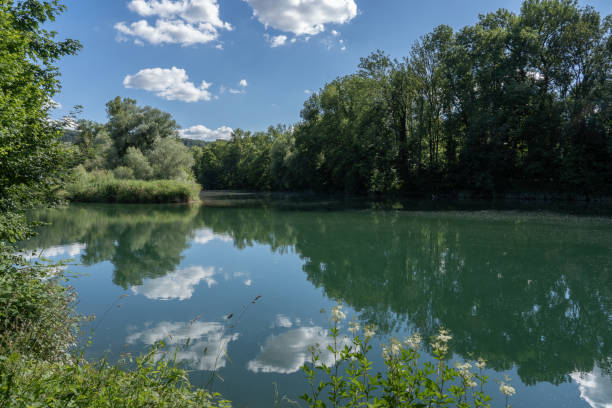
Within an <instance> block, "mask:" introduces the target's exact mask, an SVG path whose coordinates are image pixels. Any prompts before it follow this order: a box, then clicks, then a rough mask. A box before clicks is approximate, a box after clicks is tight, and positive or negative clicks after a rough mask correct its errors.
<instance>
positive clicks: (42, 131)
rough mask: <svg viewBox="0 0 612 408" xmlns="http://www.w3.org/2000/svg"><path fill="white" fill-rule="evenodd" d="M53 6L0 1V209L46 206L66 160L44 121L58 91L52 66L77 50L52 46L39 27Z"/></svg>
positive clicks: (52, 127) (51, 37) (70, 43)
mask: <svg viewBox="0 0 612 408" xmlns="http://www.w3.org/2000/svg"><path fill="white" fill-rule="evenodd" d="M62 10H63V7H62V6H60V5H59V4H58V2H57V1H45V2H40V1H9V0H2V1H0V32H1V33H2V35H0V209H2V210H9V209H15V208H16V207H20V206H21V205H22V204H24V203H28V204H30V203H34V202H37V201H41V200H43V201H44V200H46V199H48V198H49V197H50V196H52V195H53V194H54V192H55V191H56V190H57V189H58V188H59V187H60V186H61V181H62V179H63V178H64V177H65V176H66V166H65V164H66V162H67V160H68V158H69V156H68V154H67V152H66V150H65V149H64V148H63V147H62V145H61V144H60V143H59V141H58V140H57V139H58V136H59V134H60V129H59V127H58V124H56V123H53V122H51V121H50V120H49V118H48V111H49V109H50V108H51V106H52V103H53V102H52V99H51V98H52V97H53V95H54V94H55V93H56V92H57V91H58V90H59V81H58V71H57V68H56V67H55V66H54V63H55V62H56V61H57V60H58V59H59V58H60V57H62V56H65V55H71V54H74V53H75V52H76V51H78V50H79V48H80V44H79V43H78V42H77V41H74V40H64V41H55V36H56V33H55V32H53V31H48V30H46V29H45V28H43V26H44V25H45V24H46V23H48V22H51V21H53V20H54V19H55V16H56V15H57V14H58V13H59V12H61V11H62Z"/></svg>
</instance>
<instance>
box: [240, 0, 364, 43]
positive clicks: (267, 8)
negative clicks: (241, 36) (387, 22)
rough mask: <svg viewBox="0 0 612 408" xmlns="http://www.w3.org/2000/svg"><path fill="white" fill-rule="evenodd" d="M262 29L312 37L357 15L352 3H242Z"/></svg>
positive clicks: (345, 0) (297, 0)
mask: <svg viewBox="0 0 612 408" xmlns="http://www.w3.org/2000/svg"><path fill="white" fill-rule="evenodd" d="M245 1H246V2H247V3H248V4H249V5H250V6H251V7H252V8H253V15H254V16H255V17H256V18H257V19H258V20H259V21H260V22H261V23H262V24H264V25H265V26H266V27H268V26H269V27H272V28H274V29H277V30H280V31H285V32H290V33H293V34H295V35H316V34H319V33H321V32H323V31H325V24H344V23H346V22H349V21H350V20H352V19H353V18H355V16H356V15H357V4H355V1H354V0H245Z"/></svg>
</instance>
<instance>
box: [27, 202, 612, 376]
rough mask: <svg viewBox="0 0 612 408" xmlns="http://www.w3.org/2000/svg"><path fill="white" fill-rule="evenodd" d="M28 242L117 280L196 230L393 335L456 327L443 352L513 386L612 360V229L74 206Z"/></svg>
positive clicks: (135, 278) (174, 260)
mask: <svg viewBox="0 0 612 408" xmlns="http://www.w3.org/2000/svg"><path fill="white" fill-rule="evenodd" d="M41 218H42V219H44V220H45V221H50V222H52V223H53V224H54V227H53V228H45V229H43V230H42V231H41V235H39V236H38V237H37V238H35V240H33V241H31V242H29V243H28V244H27V245H28V247H30V248H38V247H48V246H50V245H60V244H69V243H74V242H81V243H85V244H87V250H86V252H85V254H84V255H83V257H82V261H83V262H85V263H86V264H93V263H97V262H100V261H111V262H112V263H113V264H114V266H115V274H114V282H115V283H117V284H119V285H122V286H124V287H127V286H128V285H139V284H141V283H142V281H143V279H144V278H153V277H160V276H163V275H165V274H167V273H169V272H172V271H173V270H175V268H176V266H177V265H178V264H179V262H180V260H181V253H182V252H183V251H184V249H185V248H186V247H187V245H188V240H189V239H191V238H192V236H193V234H194V231H196V230H197V229H198V228H202V227H207V228H211V229H212V230H213V232H214V233H216V234H223V235H225V236H230V237H232V239H233V240H234V245H235V246H236V247H237V248H240V249H241V248H244V247H246V246H249V245H254V244H256V243H259V244H266V245H269V246H270V247H271V248H272V250H274V251H278V252H281V253H285V252H287V251H290V250H295V251H296V253H297V254H298V255H299V256H300V257H301V258H302V259H303V260H304V266H303V269H304V271H305V272H306V273H307V275H308V279H309V280H310V281H311V282H312V283H313V284H314V285H316V286H317V287H322V288H323V289H324V290H325V292H326V294H327V295H328V296H329V297H331V298H334V299H342V300H343V301H344V302H345V303H347V304H349V305H350V306H352V307H353V308H355V309H356V310H358V311H359V312H360V313H361V317H362V319H364V320H368V321H370V322H373V323H375V324H377V325H378V326H379V328H380V329H381V331H384V332H387V333H389V332H391V331H393V330H394V329H396V328H398V327H399V326H401V325H404V324H410V325H413V326H414V327H416V328H417V329H419V330H420V331H422V332H423V333H424V334H425V335H431V334H432V333H433V332H434V331H436V330H437V328H438V327H439V326H440V325H443V326H445V327H447V328H449V329H451V330H452V331H453V333H454V340H453V341H454V344H453V349H454V350H455V351H457V352H458V353H459V354H461V355H462V356H464V357H468V356H470V354H474V355H475V356H482V357H484V358H486V359H487V360H489V364H490V365H491V366H492V367H494V368H496V369H507V368H510V367H511V366H512V365H513V364H516V365H517V366H518V372H519V375H520V376H521V379H522V380H523V382H525V383H528V384H533V383H535V382H538V381H550V382H553V383H559V382H562V381H565V380H567V379H568V378H569V374H570V373H572V372H575V371H584V372H590V371H592V370H593V368H594V365H595V364H597V365H598V366H599V367H600V368H601V369H602V370H604V372H608V373H609V372H610V371H612V370H611V367H610V365H611V363H610V361H609V360H608V357H610V356H612V349H611V348H612V324H610V318H611V316H612V293H611V292H612V282H611V280H612V277H611V276H610V272H611V271H610V269H611V268H612V225H611V224H609V223H607V222H606V221H593V220H589V219H584V218H582V219H578V218H571V217H570V218H558V219H554V218H551V217H548V216H544V217H537V216H524V215H519V214H511V215H507V216H504V215H493V214H490V213H477V214H474V215H470V214H455V213H429V214H428V213H412V212H371V211H344V212H318V211H311V212H304V211H278V210H272V209H268V208H259V209H257V208H200V209H198V208H189V207H178V206H168V207H164V206H154V207H147V206H72V207H70V209H69V210H68V211H60V212H51V213H45V214H43V216H42V217H41Z"/></svg>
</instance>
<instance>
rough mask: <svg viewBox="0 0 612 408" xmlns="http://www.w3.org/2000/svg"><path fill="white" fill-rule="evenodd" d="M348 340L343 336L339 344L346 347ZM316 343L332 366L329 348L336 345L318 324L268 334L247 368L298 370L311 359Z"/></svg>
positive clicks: (271, 370)
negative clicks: (273, 334) (311, 350)
mask: <svg viewBox="0 0 612 408" xmlns="http://www.w3.org/2000/svg"><path fill="white" fill-rule="evenodd" d="M285 323H286V322H285ZM349 343H350V342H349V341H348V339H342V340H340V344H339V347H340V348H344V346H345V345H348V344H349ZM317 344H318V345H319V348H320V350H321V355H320V361H321V363H325V364H327V365H332V364H333V362H334V356H333V355H332V353H331V352H330V351H329V350H327V347H328V346H330V345H332V344H333V343H332V340H331V338H330V337H329V336H328V333H327V330H325V329H323V328H321V327H318V326H315V327H300V328H299V329H294V330H289V331H287V332H285V333H282V334H280V335H278V336H270V337H268V338H267V339H266V341H265V342H264V345H263V347H262V348H261V350H260V352H259V354H258V355H257V357H256V358H255V359H254V360H251V361H249V363H248V366H247V367H248V369H249V370H250V371H252V372H255V373H258V372H263V373H279V374H291V373H295V372H297V371H299V370H300V367H302V366H303V365H304V363H305V362H306V361H310V357H311V355H310V351H309V348H310V347H313V346H316V345H317Z"/></svg>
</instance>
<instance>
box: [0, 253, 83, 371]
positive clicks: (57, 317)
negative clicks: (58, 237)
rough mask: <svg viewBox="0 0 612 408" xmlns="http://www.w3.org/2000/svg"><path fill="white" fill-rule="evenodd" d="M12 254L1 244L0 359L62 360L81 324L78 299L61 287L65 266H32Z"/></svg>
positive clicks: (67, 289)
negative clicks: (75, 304) (76, 310)
mask: <svg viewBox="0 0 612 408" xmlns="http://www.w3.org/2000/svg"><path fill="white" fill-rule="evenodd" d="M13 251H14V248H13V247H12V246H8V245H2V244H0V355H5V354H7V353H9V352H17V353H19V354H21V355H23V356H28V357H31V358H44V359H46V360H48V361H60V360H63V359H65V358H66V352H67V351H68V348H69V346H70V345H72V344H74V342H75V339H76V334H77V323H78V321H79V320H80V319H79V317H78V316H76V315H75V314H74V312H73V309H72V303H73V302H74V300H75V297H76V295H75V293H74V291H73V290H72V289H71V288H70V287H65V286H62V285H60V284H59V281H60V280H61V279H62V273H61V270H62V265H42V264H37V265H31V264H29V263H28V262H27V261H26V260H25V259H24V258H23V257H21V256H19V255H15V254H14V252H13Z"/></svg>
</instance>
